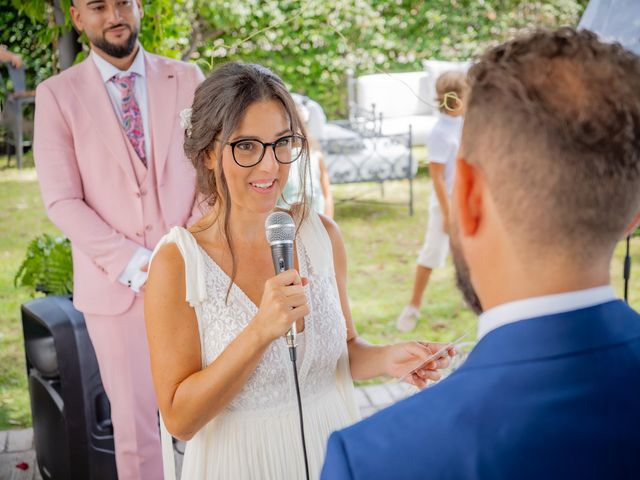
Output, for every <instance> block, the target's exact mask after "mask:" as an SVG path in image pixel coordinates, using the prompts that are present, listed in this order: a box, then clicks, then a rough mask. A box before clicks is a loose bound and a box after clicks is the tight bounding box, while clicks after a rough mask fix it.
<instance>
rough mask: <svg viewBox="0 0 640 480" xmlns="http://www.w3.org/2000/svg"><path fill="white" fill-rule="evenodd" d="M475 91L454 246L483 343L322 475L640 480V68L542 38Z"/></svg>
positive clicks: (348, 432) (335, 452) (334, 452)
mask: <svg viewBox="0 0 640 480" xmlns="http://www.w3.org/2000/svg"><path fill="white" fill-rule="evenodd" d="M469 82H470V95H469V101H468V105H467V114H466V119H465V125H464V129H463V136H462V149H461V152H460V153H459V159H458V160H457V178H456V185H455V189H454V193H453V205H454V209H453V210H454V211H453V212H452V213H453V218H452V225H451V233H452V236H451V243H452V249H453V253H454V262H455V264H456V271H457V273H458V283H459V286H461V287H462V290H463V293H464V295H465V297H466V298H467V301H468V302H469V304H470V305H472V306H474V307H475V308H477V310H478V312H480V311H484V313H482V314H481V315H480V318H479V325H478V337H479V342H478V344H477V346H476V347H475V349H474V350H473V351H472V352H471V353H470V355H469V357H468V359H467V361H466V363H465V364H464V365H463V366H462V367H461V368H459V369H458V370H457V371H456V372H454V373H453V374H452V375H450V376H449V377H448V378H447V379H446V380H444V381H442V382H440V383H439V384H436V385H435V386H433V387H431V388H428V389H427V390H425V391H423V392H421V393H419V394H417V395H414V396H413V397H411V398H409V399H406V400H404V401H402V402H400V403H398V404H396V405H394V406H392V407H390V408H388V409H386V410H383V411H381V412H379V413H378V414H376V415H374V416H372V417H369V418H368V419H366V420H364V421H362V422H360V423H358V424H356V425H354V426H352V427H350V428H347V429H345V430H342V431H339V432H336V433H334V434H333V435H332V436H331V438H330V439H329V445H328V452H327V458H326V462H325V465H324V469H323V471H322V478H323V479H324V480H341V479H363V480H364V479H366V480H375V479H394V480H395V479H418V478H420V479H423V478H426V479H429V478H434V479H491V480H501V479H505V480H507V479H508V480H514V479H518V480H520V479H536V480H539V479H550V478H553V479H555V478H558V479H563V480H564V479H574V478H575V479H581V480H582V479H591V478H593V479H596V478H597V479H603V478H607V479H608V478H615V479H627V478H629V479H630V478H633V479H638V478H640V316H639V315H638V314H637V313H636V312H634V311H633V310H632V309H631V308H629V307H628V306H627V305H626V304H625V303H624V302H622V301H621V300H618V299H616V298H615V296H614V292H613V290H612V288H611V286H610V277H609V269H610V264H611V258H612V255H613V251H614V248H615V246H616V243H617V242H618V240H619V239H621V238H622V237H623V236H624V235H625V234H627V233H628V232H629V231H631V229H632V228H633V227H635V226H637V225H638V222H639V221H640V60H639V59H638V57H635V56H634V55H632V54H630V53H627V52H625V51H624V50H622V48H620V47H619V46H616V45H609V44H604V43H601V42H600V41H598V40H597V39H596V37H595V36H593V35H592V34H591V33H589V32H586V31H581V32H578V33H576V32H575V31H574V30H571V29H560V30H556V31H552V32H536V33H533V34H531V35H529V36H527V37H522V38H519V39H516V40H514V41H511V42H508V43H506V44H504V45H501V46H498V47H496V48H494V49H492V50H490V51H489V52H487V53H486V54H485V55H484V56H483V57H482V58H481V59H480V61H479V62H478V63H477V64H476V65H475V66H474V67H472V68H471V70H470V73H469ZM476 292H477V295H476Z"/></svg>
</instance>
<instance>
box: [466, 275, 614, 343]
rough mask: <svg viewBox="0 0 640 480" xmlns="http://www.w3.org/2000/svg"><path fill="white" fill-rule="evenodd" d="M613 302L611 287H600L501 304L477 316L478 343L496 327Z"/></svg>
mask: <svg viewBox="0 0 640 480" xmlns="http://www.w3.org/2000/svg"><path fill="white" fill-rule="evenodd" d="M615 299H616V296H615V294H614V292H613V288H611V286H610V285H603V286H601V287H595V288H588V289H586V290H577V291H574V292H566V293H557V294H555V295H545V296H543V297H534V298H526V299H524V300H517V301H515V302H509V303H503V304H502V305H498V306H497V307H494V308H492V309H490V310H487V311H486V312H484V313H483V314H482V315H480V318H479V319H478V340H480V339H481V338H482V337H484V336H485V335H486V334H487V333H489V332H490V331H492V330H494V329H496V328H498V327H501V326H503V325H507V324H509V323H514V322H517V321H519V320H525V319H528V318H535V317H542V316H545V315H554V314H557V313H563V312H569V311H571V310H579V309H581V308H587V307H593V306H595V305H599V304H601V303H606V302H610V301H611V300H615Z"/></svg>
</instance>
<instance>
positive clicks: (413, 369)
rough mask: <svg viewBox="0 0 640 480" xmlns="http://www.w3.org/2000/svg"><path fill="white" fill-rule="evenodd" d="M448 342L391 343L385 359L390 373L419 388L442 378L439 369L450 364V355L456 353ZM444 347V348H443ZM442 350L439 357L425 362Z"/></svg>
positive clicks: (387, 370)
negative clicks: (430, 381)
mask: <svg viewBox="0 0 640 480" xmlns="http://www.w3.org/2000/svg"><path fill="white" fill-rule="evenodd" d="M447 345H448V344H446V343H427V342H403V343H396V344H394V345H389V346H388V347H387V352H386V359H385V367H386V368H385V371H386V372H387V374H388V375H391V376H392V377H395V378H398V379H400V380H404V381H406V382H407V383H410V384H412V385H415V386H416V387H418V388H421V389H422V388H424V387H426V386H427V382H428V381H429V380H432V381H438V380H440V376H441V375H440V373H439V372H438V370H439V369H442V368H447V367H448V366H449V357H452V356H454V355H455V353H456V352H455V348H454V347H453V345H449V348H446V347H447ZM443 349H444V350H443ZM438 352H440V355H439V356H438V358H436V359H433V360H432V361H430V362H429V363H428V364H425V362H426V361H427V360H429V358H432V357H433V356H434V355H435V354H437V353H438Z"/></svg>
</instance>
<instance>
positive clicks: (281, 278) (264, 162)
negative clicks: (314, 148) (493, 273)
mask: <svg viewBox="0 0 640 480" xmlns="http://www.w3.org/2000/svg"><path fill="white" fill-rule="evenodd" d="M190 123H191V124H190V125H189V126H188V128H187V129H186V131H185V144H184V148H185V152H186V154H187V156H188V157H189V158H190V160H191V161H192V162H193V165H194V166H195V169H196V172H197V183H198V187H199V191H200V193H201V194H202V195H203V196H204V197H206V198H207V200H208V204H209V207H210V208H209V210H208V213H207V214H206V215H205V216H204V217H203V218H202V219H201V220H200V221H199V222H198V223H196V224H195V225H194V226H192V227H191V228H190V229H189V230H185V229H182V228H180V227H174V228H173V229H172V230H171V231H170V232H169V233H168V234H167V235H166V236H165V237H164V238H163V239H162V240H161V242H160V243H159V245H158V246H157V247H156V250H155V252H154V257H153V260H152V264H151V268H150V272H149V279H148V283H147V287H146V294H145V320H146V326H147V334H148V340H149V346H150V353H151V367H152V373H153V381H154V385H155V389H156V394H157V400H158V406H159V408H160V412H161V415H162V418H163V420H164V423H165V424H166V427H167V429H168V430H169V432H171V434H172V435H174V436H175V437H177V438H180V439H184V440H187V447H186V451H185V456H184V461H183V467H182V468H183V470H182V478H185V479H189V480H192V479H206V478H210V479H277V480H282V479H300V478H304V477H305V466H304V460H303V458H304V457H303V453H302V444H301V439H300V425H299V419H298V410H297V403H296V394H295V390H294V380H293V373H292V370H291V361H290V359H289V354H288V352H287V346H286V343H285V341H284V340H283V338H282V337H283V335H284V334H285V333H286V332H287V330H289V328H290V327H291V325H292V323H293V322H296V324H297V329H298V332H300V333H299V335H298V345H299V346H298V368H299V381H300V390H301V396H302V404H303V410H304V427H305V435H306V448H307V453H308V459H309V470H310V476H311V478H317V477H318V475H319V473H320V469H321V467H322V461H323V457H324V452H325V444H326V441H327V438H328V436H329V434H330V433H331V432H332V431H334V430H336V429H339V428H342V427H344V426H346V425H348V424H350V423H353V422H354V421H356V420H357V419H358V412H357V409H356V405H355V402H354V398H353V384H352V378H355V379H368V378H372V377H375V376H379V375H390V376H393V377H397V378H401V377H404V376H405V374H407V372H410V371H412V370H413V369H415V368H416V367H417V366H418V365H421V364H422V363H423V361H424V360H425V359H426V358H428V357H429V356H430V355H431V354H432V353H433V352H435V351H436V350H438V348H439V347H440V346H439V345H437V344H425V343H421V342H405V343H398V344H394V345H386V346H374V345H370V344H368V343H367V342H365V341H364V340H362V339H361V338H359V337H358V335H357V333H356V330H355V328H354V325H353V321H352V319H351V313H350V309H349V304H348V298H347V289H346V279H347V272H346V266H347V260H346V252H345V248H344V244H343V241H342V237H341V235H340V231H339V229H338V227H337V225H336V224H335V223H334V222H333V221H332V220H330V219H328V218H326V217H323V216H320V215H318V214H316V213H313V212H309V211H308V210H309V209H308V207H307V205H305V204H304V203H303V204H299V205H295V206H293V207H292V208H291V213H292V215H293V217H294V219H295V221H296V224H297V234H296V240H295V255H294V264H295V268H294V269H292V270H289V271H286V272H284V273H281V274H279V275H274V268H273V264H272V259H271V253H270V247H269V244H268V243H267V240H266V237H265V230H264V224H265V219H266V217H267V216H268V215H269V214H270V213H271V212H272V211H273V210H274V209H275V207H276V203H277V201H278V198H279V196H280V194H281V192H282V189H283V187H284V185H285V183H286V182H287V176H288V174H289V168H290V165H291V163H292V162H296V161H297V162H302V165H301V167H302V168H300V169H299V171H300V172H301V175H305V178H308V158H309V150H308V145H307V142H306V139H305V134H304V127H303V125H302V123H301V121H300V118H299V117H298V113H297V109H296V106H295V104H294V101H293V100H292V98H291V95H290V94H289V92H288V91H287V89H286V87H285V86H284V84H283V82H282V80H280V78H278V77H277V76H276V75H275V74H274V73H272V72H271V71H270V70H268V69H266V68H264V67H261V66H259V65H248V64H240V63H230V64H226V65H224V66H222V67H220V68H218V69H217V70H216V71H215V72H213V74H211V75H210V76H209V78H207V80H205V82H204V83H203V84H202V85H201V86H200V87H199V88H198V89H197V91H196V94H195V98H194V102H193V108H192V113H191V121H190ZM305 178H302V179H301V185H304V184H305V183H306V182H305ZM302 198H303V199H305V200H306V195H302ZM439 363H440V364H439V365H434V364H431V365H429V368H424V369H422V370H419V371H417V372H415V373H414V374H412V375H410V376H409V381H410V382H411V383H413V384H415V385H417V386H418V387H423V386H424V385H425V384H426V382H427V381H428V380H429V379H437V378H438V376H439V374H438V372H437V371H436V368H440V367H443V366H444V365H445V364H446V360H443V361H440V362H439ZM166 461H167V459H166V458H165V462H166Z"/></svg>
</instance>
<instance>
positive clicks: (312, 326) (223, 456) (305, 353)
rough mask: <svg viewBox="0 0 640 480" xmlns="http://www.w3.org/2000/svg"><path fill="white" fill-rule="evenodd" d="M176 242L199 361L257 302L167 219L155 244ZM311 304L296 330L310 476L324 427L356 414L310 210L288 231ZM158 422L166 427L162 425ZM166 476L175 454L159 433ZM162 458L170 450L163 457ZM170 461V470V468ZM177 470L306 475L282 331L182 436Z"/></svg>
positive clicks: (323, 242) (327, 246)
mask: <svg viewBox="0 0 640 480" xmlns="http://www.w3.org/2000/svg"><path fill="white" fill-rule="evenodd" d="M167 243H175V244H177V246H178V248H179V250H180V252H181V253H182V256H183V258H184V261H185V270H186V285H187V301H188V302H189V303H190V304H191V305H192V306H193V307H194V308H195V310H196V315H197V318H198V324H199V329H200V341H201V351H202V354H203V355H202V356H203V358H202V363H203V366H207V365H209V364H210V363H211V362H212V361H213V360H214V359H215V358H216V357H217V356H218V355H220V353H221V352H222V351H223V350H224V349H225V347H226V346H227V345H228V344H229V343H230V342H231V341H232V340H233V339H234V338H235V337H236V336H237V335H238V334H239V333H240V332H241V331H242V330H243V329H244V328H245V327H246V325H247V324H248V323H249V322H250V321H251V319H252V318H253V317H254V316H255V314H256V313H257V310H258V309H257V307H256V305H254V304H253V302H252V301H251V300H250V299H249V298H248V297H247V296H246V295H245V294H244V292H243V291H242V290H241V289H240V288H238V287H237V285H235V284H234V285H233V286H232V288H231V292H230V294H229V300H228V302H227V303H225V297H226V294H227V289H228V287H229V277H228V276H227V275H226V274H225V273H224V272H223V270H222V269H221V268H220V267H219V266H218V265H217V264H216V263H215V262H214V261H213V260H212V259H211V258H210V257H209V256H208V255H207V254H206V252H205V251H204V250H203V249H202V248H201V247H200V246H199V245H198V244H197V243H196V241H195V239H194V237H193V236H192V235H191V234H190V233H189V232H188V231H187V230H185V229H183V228H180V227H174V228H173V229H172V230H171V231H170V232H169V233H168V234H167V235H166V236H165V237H163V239H162V240H161V241H160V243H159V244H158V246H157V247H156V251H157V250H158V249H159V248H160V247H161V246H162V245H164V244H167ZM296 245H297V252H298V262H299V266H300V274H301V275H302V276H304V277H307V278H309V280H310V282H309V285H308V286H306V287H305V289H306V293H307V298H308V301H309V304H310V309H311V313H310V314H309V315H308V316H307V317H306V318H305V330H304V333H303V334H302V335H300V337H299V342H298V344H299V347H298V350H299V352H298V371H299V381H300V389H301V394H302V406H303V412H304V427H305V437H306V446H307V454H308V459H309V471H310V475H311V478H318V476H319V474H320V470H321V468H322V462H323V459H324V453H325V447H326V442H327V439H328V437H329V434H330V433H331V432H332V431H334V430H336V429H339V428H341V427H344V426H346V425H349V424H351V423H353V422H355V421H356V420H357V419H358V416H359V414H358V411H357V408H356V405H355V401H354V395H353V393H354V392H353V384H352V381H351V375H350V373H349V364H348V356H347V348H346V327H345V320H344V317H343V315H342V310H341V307H340V300H339V297H338V292H337V289H336V284H335V274H334V269H333V255H332V249H331V241H330V239H329V236H328V234H327V232H326V229H325V228H324V225H323V224H322V222H321V220H320V217H318V216H317V214H315V213H310V214H309V217H308V219H307V220H306V221H305V222H304V223H303V225H302V227H301V228H300V230H299V234H298V238H297V239H296ZM163 427H164V426H163ZM163 456H164V457H165V458H164V462H165V480H169V479H170V478H171V473H173V472H172V470H173V455H172V451H171V445H170V442H169V441H168V440H167V438H166V433H165V438H164V439H163ZM168 457H170V458H168ZM169 469H170V470H171V472H169ZM181 477H182V479H184V480H200V479H229V480H242V479H251V480H255V479H273V480H287V479H295V480H298V479H304V478H305V474H304V460H303V454H302V444H301V438H300V426H299V419H298V411H297V402H296V394H295V385H294V380H293V371H292V365H291V360H290V358H289V353H288V350H287V346H286V344H285V342H284V339H282V338H281V339H277V340H276V341H274V342H273V343H272V344H271V345H270V347H269V348H268V349H267V351H266V352H265V354H264V357H263V358H262V361H261V362H260V363H259V365H258V367H257V368H256V370H255V372H254V373H253V374H252V375H251V377H250V378H249V380H248V382H247V384H246V385H245V386H244V388H243V389H242V390H241V391H240V393H239V394H238V395H237V396H236V397H235V398H234V399H233V401H232V402H231V403H230V404H229V405H228V406H227V407H226V408H225V409H224V411H223V412H222V413H220V414H219V415H217V416H216V417H215V418H214V419H213V420H211V421H210V422H209V423H208V424H207V425H205V426H204V427H203V428H202V429H201V430H200V431H199V432H198V433H197V434H196V435H195V436H194V437H193V438H192V439H191V440H190V441H189V442H187V446H186V450H185V454H184V461H183V464H182V476H181Z"/></svg>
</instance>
